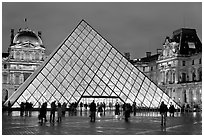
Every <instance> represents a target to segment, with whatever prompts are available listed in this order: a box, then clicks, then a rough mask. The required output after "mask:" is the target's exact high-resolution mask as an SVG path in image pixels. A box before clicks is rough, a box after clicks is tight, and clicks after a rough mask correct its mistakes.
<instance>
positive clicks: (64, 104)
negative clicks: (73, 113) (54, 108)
mask: <svg viewBox="0 0 204 137" xmlns="http://www.w3.org/2000/svg"><path fill="white" fill-rule="evenodd" d="M66 109H67V104H66V103H65V102H64V103H63V104H62V116H63V117H65V113H66Z"/></svg>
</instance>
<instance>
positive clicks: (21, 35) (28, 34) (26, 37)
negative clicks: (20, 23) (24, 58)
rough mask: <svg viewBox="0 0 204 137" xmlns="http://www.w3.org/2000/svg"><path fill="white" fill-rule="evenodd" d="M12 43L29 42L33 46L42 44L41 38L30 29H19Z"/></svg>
mask: <svg viewBox="0 0 204 137" xmlns="http://www.w3.org/2000/svg"><path fill="white" fill-rule="evenodd" d="M13 43H16V44H17V43H22V44H23V43H31V44H33V45H35V46H42V45H43V44H42V40H41V38H40V37H39V36H38V35H36V34H35V33H34V32H33V31H31V30H28V29H26V30H20V31H19V32H18V33H17V34H16V35H15V37H14V39H13Z"/></svg>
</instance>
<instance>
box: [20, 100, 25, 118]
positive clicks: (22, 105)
mask: <svg viewBox="0 0 204 137" xmlns="http://www.w3.org/2000/svg"><path fill="white" fill-rule="evenodd" d="M23 115H24V103H23V102H21V104H20V116H23Z"/></svg>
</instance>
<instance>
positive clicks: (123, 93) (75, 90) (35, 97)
mask: <svg viewBox="0 0 204 137" xmlns="http://www.w3.org/2000/svg"><path fill="white" fill-rule="evenodd" d="M85 97H89V98H100V97H103V98H106V99H111V98H117V100H118V101H119V100H120V101H121V102H126V103H131V104H132V103H133V102H136V104H137V105H139V106H143V107H148V108H157V107H158V106H159V105H160V104H161V101H164V102H165V104H167V105H169V104H170V102H172V104H173V105H174V106H175V107H179V106H178V105H177V104H176V102H174V101H173V100H172V99H171V98H170V97H169V96H168V95H167V94H166V93H164V92H163V91H162V90H161V89H160V88H159V87H157V85H155V84H154V83H153V82H152V81H151V80H150V79H149V78H148V77H146V76H145V75H144V74H143V73H142V72H141V71H140V70H139V69H137V68H136V67H135V66H133V65H132V64H131V63H130V62H129V61H128V60H127V59H126V58H125V57H124V56H123V55H122V54H121V53H120V52H119V51H118V50H117V49H116V48H114V47H113V46H112V45H111V44H110V43H109V42H107V41H106V39H104V38H103V37H102V36H101V35H100V34H99V33H98V32H97V31H95V30H94V29H93V28H92V27H91V26H90V25H89V24H88V23H87V22H86V21H84V20H82V21H81V22H80V23H79V24H78V26H77V27H76V28H75V29H74V30H73V32H72V33H71V34H70V35H69V36H68V37H67V38H66V39H65V40H64V41H63V42H62V44H60V45H59V46H58V47H57V48H56V49H55V50H54V51H53V52H52V53H51V54H50V56H49V57H48V58H47V59H46V61H44V63H43V64H42V65H41V66H40V67H39V68H38V69H37V70H36V71H35V72H34V73H33V74H32V75H31V76H30V77H29V78H28V79H27V80H26V81H25V82H24V83H23V84H22V85H21V86H20V87H19V88H18V90H17V91H16V92H15V93H14V94H13V95H12V96H11V97H10V98H9V99H8V100H9V101H10V102H11V104H12V107H19V106H20V104H21V102H32V103H33V105H34V107H35V108H37V107H39V104H42V103H43V102H47V103H48V107H50V104H51V102H52V101H57V102H60V103H63V102H66V103H69V104H70V103H73V102H80V101H81V99H82V98H85ZM7 103H8V101H7V102H5V105H6V104H7Z"/></svg>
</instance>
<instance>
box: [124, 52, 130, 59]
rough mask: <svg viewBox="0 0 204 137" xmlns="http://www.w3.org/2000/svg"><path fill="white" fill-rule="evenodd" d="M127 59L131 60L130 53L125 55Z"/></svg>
mask: <svg viewBox="0 0 204 137" xmlns="http://www.w3.org/2000/svg"><path fill="white" fill-rule="evenodd" d="M125 58H126V59H127V60H130V53H129V52H126V53H125Z"/></svg>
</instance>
